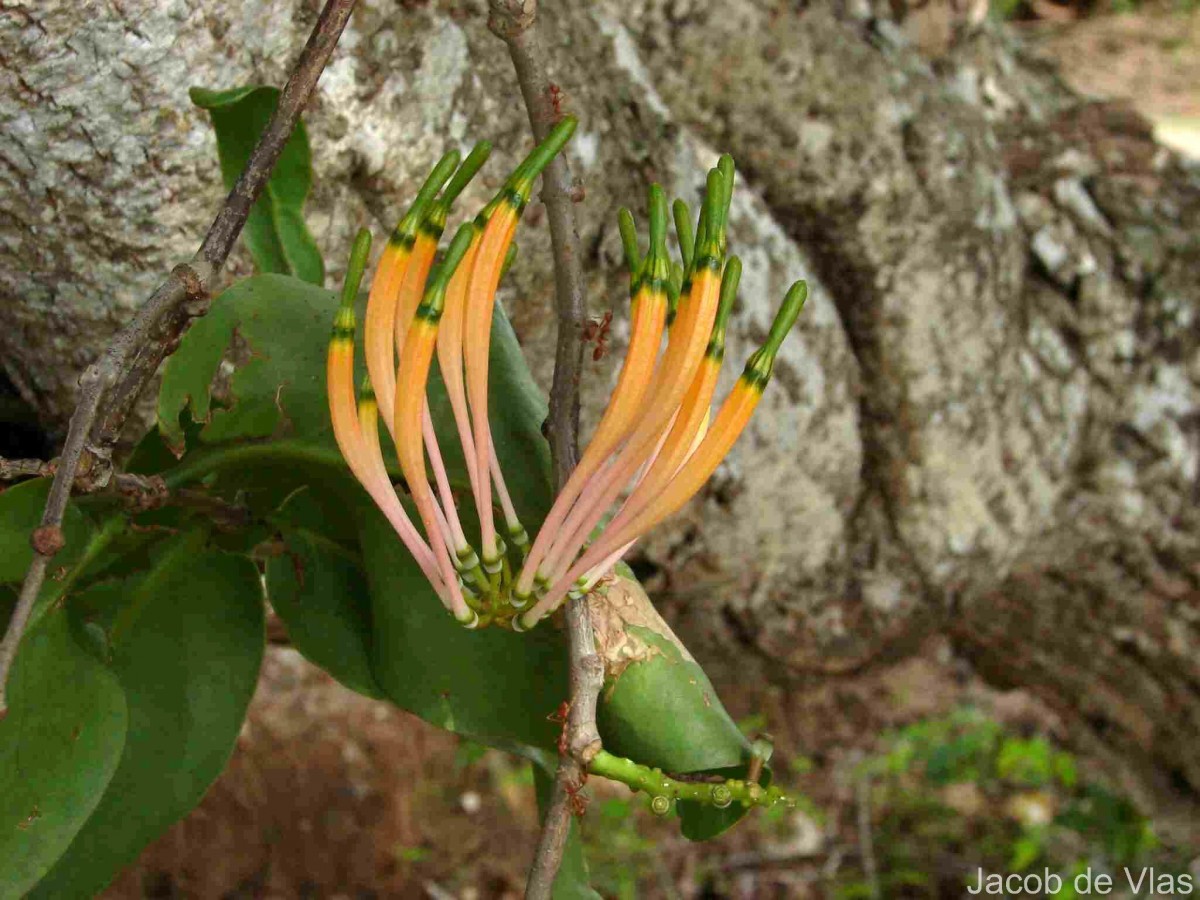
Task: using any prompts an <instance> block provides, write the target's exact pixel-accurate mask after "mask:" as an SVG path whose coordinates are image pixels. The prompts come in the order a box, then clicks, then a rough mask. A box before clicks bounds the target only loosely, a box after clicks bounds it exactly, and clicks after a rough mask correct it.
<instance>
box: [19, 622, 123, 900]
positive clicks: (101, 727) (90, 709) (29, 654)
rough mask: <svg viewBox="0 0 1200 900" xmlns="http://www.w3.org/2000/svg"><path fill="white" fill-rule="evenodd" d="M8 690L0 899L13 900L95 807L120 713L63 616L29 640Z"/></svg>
mask: <svg viewBox="0 0 1200 900" xmlns="http://www.w3.org/2000/svg"><path fill="white" fill-rule="evenodd" d="M0 608H3V607H2V606H0ZM5 613H6V615H7V609H5ZM8 689H9V704H10V705H9V710H8V715H7V716H6V717H5V718H4V719H2V720H0V896H3V897H20V896H23V895H24V894H25V892H26V891H27V890H28V889H29V888H30V887H31V886H32V885H33V884H34V883H35V882H36V881H37V880H38V879H39V878H41V877H42V876H43V875H44V874H45V873H46V872H47V870H49V869H50V867H51V865H52V864H53V863H54V861H55V860H56V859H58V858H59V857H60V856H61V855H62V854H63V851H65V850H66V849H67V846H68V845H69V844H70V843H71V840H72V838H74V837H75V835H76V833H77V832H78V831H79V829H80V828H81V827H82V826H83V824H84V822H86V821H87V818H88V816H89V815H90V814H91V812H92V810H94V809H95V808H96V804H97V803H99V802H100V798H101V797H102V796H103V794H104V790H105V788H106V787H107V785H108V784H109V781H110V779H111V778H112V776H113V772H114V771H116V768H117V763H118V761H119V760H120V759H121V750H122V748H123V746H124V744H125V728H126V708H125V697H124V695H123V694H122V692H121V687H120V685H119V684H118V683H117V679H116V676H114V675H113V674H112V673H111V672H109V671H108V670H107V669H105V667H104V666H103V665H102V664H101V663H100V662H99V661H98V660H97V659H96V658H95V657H93V656H92V655H91V654H90V653H89V652H88V651H87V650H85V649H84V648H83V646H82V645H81V644H80V643H79V642H77V640H76V637H75V635H74V634H73V633H72V630H71V628H70V625H69V624H68V620H67V613H66V611H65V610H58V611H55V612H52V613H50V614H48V615H46V616H44V617H43V618H42V621H41V622H39V623H38V624H37V626H36V627H34V628H32V629H31V630H30V631H29V632H27V633H26V635H25V638H24V640H23V641H21V647H20V652H19V653H18V654H17V658H16V663H15V665H14V667H13V670H12V674H11V677H10V680H9V684H8Z"/></svg>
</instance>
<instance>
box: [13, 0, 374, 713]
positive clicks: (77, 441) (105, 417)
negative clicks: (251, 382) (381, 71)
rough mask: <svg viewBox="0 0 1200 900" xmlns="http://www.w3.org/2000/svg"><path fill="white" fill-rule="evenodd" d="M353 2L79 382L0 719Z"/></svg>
mask: <svg viewBox="0 0 1200 900" xmlns="http://www.w3.org/2000/svg"><path fill="white" fill-rule="evenodd" d="M354 3H355V0H327V2H326V4H325V8H324V9H322V10H321V15H320V16H319V17H318V19H317V23H316V25H315V26H314V27H313V32H312V34H311V35H310V36H309V39H308V43H307V44H306V45H305V46H304V50H303V51H302V52H301V54H300V58H299V59H298V60H297V61H296V66H295V68H294V69H293V70H292V74H291V75H290V76H289V77H288V82H287V84H286V85H285V86H284V88H283V91H282V93H281V94H280V95H279V105H278V107H277V108H276V110H275V113H274V115H272V116H271V121H270V122H269V123H268V124H267V128H266V130H265V131H264V132H263V134H262V136H261V137H260V138H259V141H258V145H257V146H256V147H255V148H254V152H253V153H252V154H251V155H250V160H249V161H248V162H247V163H246V168H245V169H244V170H243V171H242V174H241V175H240V176H239V177H238V180H237V182H236V183H235V184H234V186H233V190H231V191H230V192H229V196H228V197H227V198H226V200H225V204H224V205H223V206H222V207H221V210H220V212H218V213H217V217H216V219H214V220H213V223H212V226H211V227H210V228H209V230H208V234H207V235H205V238H204V242H203V243H202V244H201V245H200V250H199V251H198V252H197V253H196V255H195V256H194V257H193V258H192V260H191V261H190V262H188V263H181V264H180V265H178V266H176V267H175V268H174V269H173V270H172V271H171V274H170V276H169V277H168V278H167V280H166V281H164V282H163V283H162V284H161V285H159V287H158V289H157V290H155V291H154V293H153V294H151V296H150V298H149V299H148V300H147V301H146V302H145V304H143V305H142V307H141V308H140V309H139V310H138V311H137V313H136V315H134V317H133V319H132V320H131V321H130V322H129V324H128V325H126V326H125V327H124V328H123V329H121V331H120V332H119V333H118V334H117V336H116V337H115V338H113V342H112V344H111V345H109V347H108V349H107V350H105V351H104V354H103V355H102V356H101V357H100V358H99V359H98V360H97V361H96V362H94V363H93V364H92V365H91V366H89V367H88V369H87V370H86V371H85V372H84V373H83V375H82V376H81V377H80V379H79V403H78V405H77V406H76V407H75V412H74V413H73V414H72V415H71V423H70V426H69V428H68V431H67V440H66V444H65V445H64V447H63V452H62V456H61V457H59V459H58V463H57V466H58V468H57V471H56V472H55V474H54V483H53V484H52V485H51V487H50V496H49V497H48V498H47V500H46V509H45V511H44V512H43V514H42V522H41V525H40V526H39V527H38V528H37V529H36V530H35V531H34V533H33V538H32V543H33V547H34V551H35V552H34V556H33V562H32V563H31V564H30V567H29V571H28V572H27V573H26V575H25V582H24V584H22V585H21V593H20V597H19V598H18V600H17V607H16V609H15V610H14V611H13V615H12V619H11V620H10V622H9V624H8V631H7V632H6V633H5V635H4V640H3V642H0V717H2V716H3V715H4V713H5V712H6V711H7V704H6V701H5V685H6V684H7V682H8V673H9V670H10V669H11V667H12V662H13V659H14V657H15V656H16V652H17V646H18V645H19V644H20V642H21V637H22V635H23V634H24V631H25V626H26V624H27V623H28V621H29V614H30V613H31V612H32V610H33V604H34V600H35V599H36V598H37V595H38V592H39V591H40V590H41V587H42V581H43V579H44V578H45V576H46V568H47V565H48V564H49V562H50V559H51V558H52V557H53V556H54V554H55V553H57V552H58V551H59V550H61V549H62V546H63V535H62V520H63V514H64V512H65V511H66V508H67V500H68V499H69V497H70V494H71V490H72V489H73V488H79V489H81V490H91V489H94V488H99V487H104V486H105V485H107V484H108V482H109V480H110V478H111V476H112V451H113V447H114V446H115V445H116V442H117V439H118V438H119V437H120V435H121V430H122V428H124V425H125V420H126V419H127V418H128V417H129V412H130V410H131V409H132V408H133V405H134V403H135V402H136V401H137V398H138V397H139V396H140V395H141V393H142V391H143V389H145V387H146V385H147V384H148V383H149V381H150V379H151V378H152V377H153V375H154V373H155V372H156V371H157V370H158V367H159V365H160V364H161V363H162V361H163V360H164V359H165V358H166V357H167V356H169V355H170V354H171V353H172V352H173V351H174V350H175V348H176V347H177V346H179V340H180V338H181V337H182V336H183V333H184V331H186V330H187V327H188V325H189V324H190V322H191V321H192V319H195V318H197V317H199V316H202V315H204V314H205V313H206V312H208V307H209V305H210V304H211V302H212V297H211V294H210V289H211V287H212V285H213V282H214V280H215V279H216V277H217V275H218V273H219V272H220V271H221V268H222V267H223V266H224V265H225V260H226V259H227V258H228V256H229V252H230V251H231V250H232V249H233V245H234V242H235V241H237V238H238V235H239V234H240V233H241V230H242V226H243V225H244V224H245V223H246V217H247V216H248V215H249V213H250V208H251V207H252V206H253V205H254V201H255V200H256V199H257V198H258V195H259V193H260V192H261V191H262V188H263V186H264V185H265V184H266V182H267V179H268V178H269V177H270V174H271V170H272V169H273V168H274V167H275V161H276V160H277V159H278V158H279V153H280V151H281V150H282V149H283V146H284V144H285V143H287V140H288V137H289V136H290V135H291V133H292V130H293V129H294V128H295V127H296V122H297V120H298V119H299V118H300V111H301V110H302V109H303V108H304V106H305V105H306V104H307V103H308V99H309V97H310V96H311V95H312V92H313V89H314V88H315V87H316V84H317V79H318V78H320V76H321V72H322V70H324V68H325V64H326V63H327V62H328V61H329V57H330V55H331V54H332V53H333V49H334V47H336V46H337V42H338V39H339V38H340V37H341V34H342V29H344V28H345V27H346V22H347V20H348V19H349V18H350V12H351V11H352V10H353V9H354Z"/></svg>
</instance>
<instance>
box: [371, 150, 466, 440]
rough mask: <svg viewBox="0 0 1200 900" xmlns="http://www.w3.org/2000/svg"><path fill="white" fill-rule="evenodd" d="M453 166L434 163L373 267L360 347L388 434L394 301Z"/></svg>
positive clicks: (453, 162)
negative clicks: (419, 233)
mask: <svg viewBox="0 0 1200 900" xmlns="http://www.w3.org/2000/svg"><path fill="white" fill-rule="evenodd" d="M457 165H458V154H457V153H455V152H450V153H447V154H446V155H445V156H443V157H442V158H441V160H440V161H439V162H438V164H437V166H436V167H435V168H434V170H433V172H431V173H430V175H429V178H428V179H426V181H425V183H424V184H423V185H421V190H420V191H418V192H417V199H416V200H414V201H413V204H412V206H411V207H409V209H408V212H407V213H405V214H404V218H402V219H401V220H400V223H399V224H398V225H397V226H396V228H395V230H394V231H393V232H392V236H391V237H390V238H389V239H388V242H387V246H386V247H385V248H384V250H383V255H382V256H380V258H379V263H378V265H377V266H376V267H375V277H374V278H373V279H372V280H371V293H370V295H369V297H368V298H367V317H366V322H365V323H364V332H365V333H364V336H363V344H364V352H365V354H366V358H367V372H368V373H369V374H370V376H371V383H372V384H373V385H374V386H375V391H376V394H377V395H378V396H379V399H380V400H381V401H382V410H381V411H382V414H383V421H384V424H385V425H387V429H388V433H389V434H390V433H391V432H392V407H393V405H394V404H395V399H396V345H395V330H396V301H397V299H398V298H399V296H400V285H401V283H402V282H403V281H404V275H405V272H406V271H407V270H408V262H409V259H410V258H411V257H412V250H413V245H414V244H415V243H416V240H417V229H418V228H419V227H420V225H421V222H422V221H424V219H425V214H426V213H427V212H428V211H429V205H430V204H431V203H433V198H434V197H436V196H437V193H438V191H440V190H441V189H442V185H443V184H445V183H446V179H448V178H449V177H450V175H451V174H452V173H453V172H454V168H455V166H457Z"/></svg>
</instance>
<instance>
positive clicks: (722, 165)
mask: <svg viewBox="0 0 1200 900" xmlns="http://www.w3.org/2000/svg"><path fill="white" fill-rule="evenodd" d="M717 169H718V171H720V173H721V177H722V178H723V179H724V180H725V195H724V196H723V197H722V198H721V221H722V222H728V221H729V204H730V203H731V202H732V201H733V180H734V169H733V157H732V156H730V155H729V154H728V153H722V154H721V158H720V159H719V160H717Z"/></svg>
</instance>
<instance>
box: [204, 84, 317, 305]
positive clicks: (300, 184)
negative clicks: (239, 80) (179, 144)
mask: <svg viewBox="0 0 1200 900" xmlns="http://www.w3.org/2000/svg"><path fill="white" fill-rule="evenodd" d="M190 95H191V98H192V102H193V103H195V104H196V105H197V106H198V107H200V108H201V109H205V110H208V114H209V116H210V117H211V118H212V123H213V130H215V131H216V133H217V155H218V156H219V157H220V160H221V175H222V176H223V178H224V181H225V189H226V190H230V189H231V188H232V187H233V185H234V182H235V181H237V179H238V176H239V175H241V174H242V170H243V169H244V168H245V167H246V163H247V161H248V160H249V159H250V154H251V152H252V151H253V150H254V146H255V144H257V143H258V138H259V136H260V135H261V134H262V132H263V130H264V129H265V128H266V127H267V122H269V121H270V118H271V114H272V113H273V112H274V111H275V107H276V106H277V105H278V103H279V89H278V88H273V87H242V88H234V89H232V90H227V91H210V90H205V89H204V88H192V89H191V91H190ZM311 187H312V157H311V154H310V152H309V147H308V135H307V134H306V132H305V130H304V123H303V122H297V123H296V129H295V131H293V132H292V134H291V136H290V137H289V138H288V142H287V143H286V144H285V145H284V147H283V151H282V152H281V153H280V154H279V160H278V161H277V162H276V163H275V168H274V170H272V172H271V177H270V178H269V179H267V183H266V186H265V187H264V188H263V192H262V194H261V195H260V196H259V198H258V201H257V202H256V203H255V204H254V207H253V208H252V209H251V210H250V215H249V217H248V218H247V219H246V224H245V227H244V228H243V229H242V238H243V240H245V242H246V246H247V247H248V248H249V249H250V255H251V256H252V257H254V264H255V266H256V267H257V268H258V270H259V271H260V272H277V273H280V274H284V275H295V276H296V277H297V278H301V279H303V280H304V281H307V282H311V283H312V284H318V285H319V284H321V283H322V282H324V280H325V264H324V262H323V261H322V259H321V251H320V250H318V249H317V244H316V241H314V240H313V237H312V235H311V234H309V232H308V227H307V226H306V225H305V223H304V201H305V200H306V199H307V198H308V192H309V190H310V189H311Z"/></svg>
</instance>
